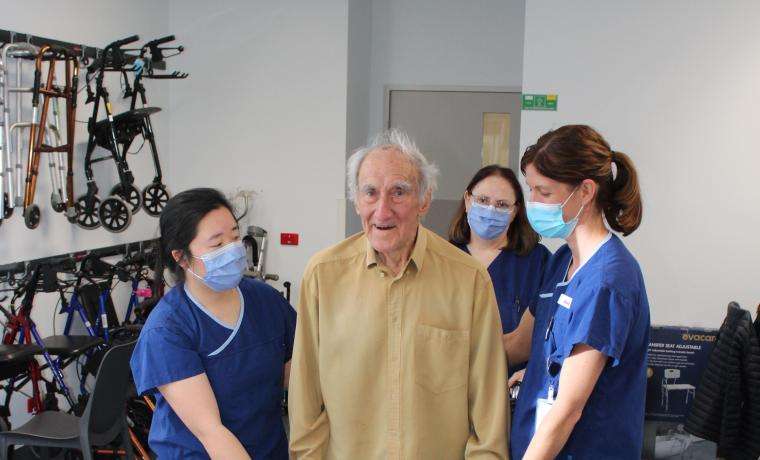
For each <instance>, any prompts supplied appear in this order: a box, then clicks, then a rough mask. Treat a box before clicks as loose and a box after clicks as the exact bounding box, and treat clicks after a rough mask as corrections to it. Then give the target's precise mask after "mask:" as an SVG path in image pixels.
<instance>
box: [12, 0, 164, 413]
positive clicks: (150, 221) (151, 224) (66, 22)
mask: <svg viewBox="0 0 760 460" xmlns="http://www.w3.org/2000/svg"><path fill="white" fill-rule="evenodd" d="M0 11H1V12H2V17H3V23H2V26H1V27H2V28H3V29H6V30H13V31H17V32H22V33H30V34H34V35H38V36H42V37H47V38H52V39H57V40H62V41H69V42H72V43H81V44H85V45H89V46H97V47H101V48H102V47H104V46H105V45H107V44H108V43H109V42H111V41H113V40H116V39H119V38H123V37H126V36H128V35H132V34H139V35H140V37H141V39H143V40H150V39H152V38H156V37H160V36H164V35H168V34H169V33H170V31H169V29H168V26H169V17H168V12H169V6H168V3H167V2H164V1H151V0H137V1H130V2H117V1H112V0H109V1H92V0H74V1H69V2H47V1H40V0H33V1H27V2H23V3H22V2H16V1H12V0H0ZM170 65H171V64H170ZM14 68H15V65H14ZM45 68H46V66H44V67H43V69H45ZM81 72H82V73H81V75H80V82H83V81H84V77H85V73H86V71H85V70H84V69H82V71H81ZM25 75H26V76H27V77H31V76H32V73H31V72H29V71H27V72H26V73H25ZM11 81H12V82H14V84H15V76H13V75H12V76H11ZM107 82H108V88H109V89H110V90H111V99H112V101H113V103H114V111H115V112H117V113H118V111H121V110H123V109H125V108H126V106H125V104H124V103H123V102H122V99H121V94H120V93H119V80H118V78H109V79H108V80H107ZM27 84H29V85H30V83H29V82H27ZM168 85H169V84H167V83H164V82H162V81H160V80H157V81H150V80H148V81H146V83H145V86H146V88H147V96H148V100H149V102H151V103H152V105H156V106H158V107H166V106H167V105H168V102H169V97H168ZM93 89H94V86H93ZM11 99H12V100H13V96H11ZM25 100H26V103H27V105H31V103H30V99H29V97H26V99H25ZM84 101H85V92H84V91H83V92H82V93H81V94H80V97H79V105H78V109H77V115H76V118H77V120H80V121H83V122H86V121H87V119H88V118H89V117H90V115H91V113H92V105H91V104H90V105H85V104H84ZM125 102H126V101H125ZM14 113H15V112H14ZM102 113H103V112H102V110H101V114H102ZM27 118H30V117H29V114H27ZM152 121H153V127H154V130H155V131H156V133H157V139H158V143H159V151H160V153H161V159H162V160H163V161H164V162H165V163H168V157H169V143H168V140H169V132H168V130H169V129H170V125H169V123H168V113H167V112H161V113H159V114H157V115H155V116H154V117H153V118H152ZM63 123H64V125H65V120H64V121H63ZM86 146H87V127H86V124H83V123H80V124H78V125H77V131H76V151H75V167H74V173H75V179H76V181H75V195H76V196H79V195H81V194H84V193H85V191H86V188H85V181H84V153H85V150H86ZM98 151H100V152H101V153H102V152H104V150H102V149H100V148H98ZM149 152H150V150H149V148H148V146H147V144H146V146H145V147H144V148H143V149H142V151H141V152H140V153H139V154H138V155H134V156H132V155H130V157H129V164H130V167H131V168H132V170H133V172H134V175H135V182H136V185H137V186H138V188H139V189H142V187H144V186H145V185H147V184H149V183H150V181H151V180H152V179H153V166H152V162H151V160H150V153H149ZM46 165H47V161H46V158H43V161H42V162H41V172H40V177H39V180H38V189H37V198H36V202H37V203H38V204H40V207H41V208H42V220H41V223H40V226H39V227H38V228H37V229H36V230H28V229H27V228H26V227H25V226H24V222H23V217H22V216H21V212H20V210H18V209H17V210H16V212H15V213H14V215H13V216H12V217H11V218H10V219H8V220H5V221H3V224H2V226H0V264H4V263H10V262H15V261H20V260H29V259H34V258H38V257H44V256H48V255H54V254H63V253H67V252H73V251H77V250H81V249H89V248H96V247H102V246H109V245H113V244H117V243H120V242H126V241H137V240H143V239H148V238H153V237H154V236H155V232H156V228H157V224H158V220H157V219H156V218H153V217H149V216H147V215H146V214H145V212H144V211H141V212H139V213H138V214H136V215H135V217H134V218H133V221H132V224H131V226H130V227H129V228H128V229H127V230H126V231H125V232H123V233H120V234H111V233H108V232H107V231H105V230H103V229H102V228H101V229H97V230H91V231H88V230H83V229H81V228H79V227H76V226H73V225H71V224H69V223H68V221H67V220H66V219H65V217H64V216H62V215H59V214H55V213H53V212H52V210H51V209H50V198H49V197H50V190H49V187H48V184H49V183H50V181H49V176H48V171H47V166H46ZM93 169H94V171H95V179H96V181H97V183H98V185H99V187H100V196H101V198H103V197H105V196H107V194H108V191H109V190H110V188H111V186H113V185H114V184H115V183H116V180H117V176H116V172H115V171H116V170H115V166H114V164H113V162H103V163H98V164H96V165H95V166H94V167H93ZM166 172H167V171H165V173H166ZM129 291H130V289H129V288H128V286H126V285H125V284H123V283H122V284H121V285H119V286H117V288H116V289H115V291H114V293H113V297H114V302H115V305H116V309H117V312H118V314H119V318H123V315H124V311H125V309H126V302H127V300H128V296H129ZM35 300H36V301H35V307H34V310H33V311H32V319H33V320H34V321H35V323H36V324H37V327H38V330H39V332H40V335H42V336H43V337H46V336H49V335H52V334H53V332H54V331H55V332H57V333H58V334H60V333H61V332H62V330H63V326H64V321H65V318H64V316H63V315H58V314H56V311H57V305H56V303H57V300H58V297H57V295H52V294H40V295H39V296H38V297H37V298H36V299H35ZM5 304H6V302H3V305H5ZM74 328H75V329H74V331H75V332H77V331H79V332H80V333H81V332H82V331H83V330H84V329H83V327H82V325H81V324H80V322H79V320H78V319H76V320H75V322H74ZM46 375H47V377H48V378H49V377H50V374H49V373H47V372H46ZM65 375H66V377H67V380H66V382H67V383H68V384H69V385H70V387H71V389H72V391H73V393H74V394H75V395H76V394H78V389H79V387H78V383H77V379H76V375H75V370H74V367H73V366H71V367H69V368H67V369H66V370H65ZM43 390H44V388H43ZM61 407H62V408H64V409H67V408H68V406H67V404H66V403H65V402H61ZM11 413H12V414H13V416H12V418H11V423H12V425H13V426H19V425H20V424H21V423H23V422H24V421H25V420H27V419H28V418H29V415H28V414H27V413H26V398H25V397H24V396H23V395H20V394H16V395H15V396H14V398H13V400H12V403H11Z"/></svg>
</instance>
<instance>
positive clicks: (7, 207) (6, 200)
mask: <svg viewBox="0 0 760 460" xmlns="http://www.w3.org/2000/svg"><path fill="white" fill-rule="evenodd" d="M12 215H13V205H12V203H11V198H10V197H9V196H8V194H7V193H4V194H3V219H7V218H9V217H10V216H12Z"/></svg>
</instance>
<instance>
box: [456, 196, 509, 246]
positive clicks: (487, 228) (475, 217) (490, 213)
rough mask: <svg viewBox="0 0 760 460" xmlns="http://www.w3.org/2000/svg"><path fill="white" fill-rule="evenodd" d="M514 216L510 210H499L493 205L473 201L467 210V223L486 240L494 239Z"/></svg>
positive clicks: (504, 229) (502, 231)
mask: <svg viewBox="0 0 760 460" xmlns="http://www.w3.org/2000/svg"><path fill="white" fill-rule="evenodd" d="M511 217H512V215H511V213H510V212H509V210H508V209H507V210H505V211H498V210H497V209H496V208H494V207H493V206H483V205H482V204H478V203H474V202H473V203H472V204H471V205H470V210H469V211H467V223H468V224H470V229H472V231H473V232H475V234H477V235H478V236H479V237H481V238H483V239H484V240H493V239H495V238H497V237H498V236H499V235H501V234H502V233H504V231H506V230H507V227H508V226H509V220H510V218H511Z"/></svg>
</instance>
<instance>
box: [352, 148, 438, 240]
mask: <svg viewBox="0 0 760 460" xmlns="http://www.w3.org/2000/svg"><path fill="white" fill-rule="evenodd" d="M357 182H358V191H357V194H356V212H357V213H358V214H359V217H361V220H362V227H363V229H364V232H365V234H366V235H367V238H368V239H369V242H370V244H371V245H372V248H373V249H374V250H375V251H377V252H379V253H380V254H382V255H394V254H397V253H401V254H403V253H404V251H407V250H410V249H411V247H412V246H413V245H414V239H415V237H416V236H417V227H418V225H419V220H420V217H421V216H423V215H424V214H425V213H426V212H427V210H428V208H429V206H430V195H429V194H428V195H426V196H425V199H424V200H420V199H419V195H420V193H419V188H418V183H419V177H418V173H417V169H416V168H415V167H414V165H413V164H412V162H411V161H409V160H408V159H407V158H406V157H404V156H403V154H402V153H401V152H399V151H398V150H396V149H393V148H387V149H382V148H381V149H377V150H373V151H372V152H370V153H369V154H368V155H367V156H366V157H365V158H364V161H363V162H362V164H361V167H360V168H359V178H358V181H357Z"/></svg>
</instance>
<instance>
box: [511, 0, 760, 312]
mask: <svg viewBox="0 0 760 460" xmlns="http://www.w3.org/2000/svg"><path fill="white" fill-rule="evenodd" d="M758 25H760V4H758V3H756V2H752V1H737V2H732V3H731V6H730V7H727V5H725V4H717V3H715V2H710V1H707V0H700V1H671V2H656V1H653V0H650V1H643V2H635V3H618V2H607V1H604V0H596V1H583V2H579V1H572V2H565V1H547V0H538V1H530V2H527V10H526V25H525V61H524V69H525V72H524V81H523V88H524V91H525V92H527V93H530V92H537V93H557V94H559V110H558V111H557V112H556V113H550V112H523V118H522V136H521V143H522V148H521V150H522V151H524V149H525V147H526V146H527V145H529V144H531V143H533V142H535V140H536V139H537V138H538V136H539V135H540V134H542V133H544V132H546V131H547V130H549V129H550V128H553V127H557V126H561V125H563V124H567V123H587V124H590V125H592V126H594V127H596V128H598V129H599V131H600V132H601V133H602V134H603V135H604V136H605V137H606V139H607V140H608V141H609V142H610V143H611V145H612V147H613V148H614V149H616V150H619V151H623V152H626V153H628V154H629V155H631V157H632V158H633V161H634V162H635V163H636V165H637V167H638V170H639V174H640V178H641V188H642V190H643V195H644V221H643V224H642V225H641V227H640V228H639V230H638V231H637V232H636V233H634V234H633V235H632V236H630V237H628V238H626V239H625V243H626V244H627V245H628V247H629V248H630V249H631V250H632V252H633V253H634V254H635V255H636V256H637V257H638V259H639V262H640V264H641V266H642V269H643V271H644V276H645V279H646V283H647V289H648V291H649V299H650V304H651V310H652V321H653V323H656V324H673V325H691V326H708V327H718V326H720V323H721V321H722V318H723V317H724V316H725V309H726V304H727V303H728V302H729V301H730V300H737V301H739V302H740V303H741V304H742V306H744V308H748V309H750V310H754V307H755V306H756V305H757V303H758V301H760V283H759V282H758V280H759V279H760V244H758V238H757V235H755V234H754V233H753V232H754V231H755V230H756V229H757V228H760V212H758V203H760V188H758V186H757V184H758V179H759V178H760V174H759V173H758V171H759V170H760V156H758V154H757V141H756V135H755V133H756V132H757V129H758V118H757V113H756V108H757V105H758V103H759V102H760V93H759V92H758V91H757V87H758V78H757V77H758V75H760V61H758V59H756V57H757V50H758V45H760V38H758V35H757V30H758Z"/></svg>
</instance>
